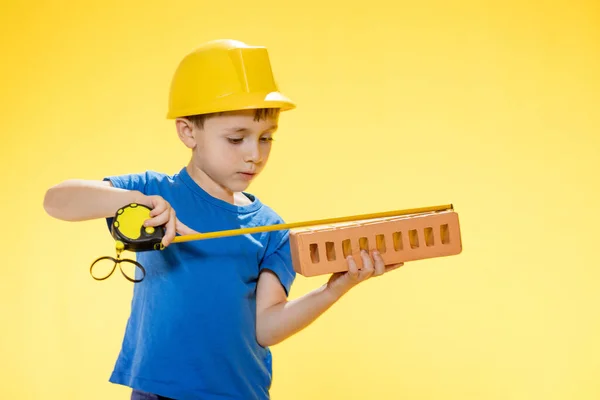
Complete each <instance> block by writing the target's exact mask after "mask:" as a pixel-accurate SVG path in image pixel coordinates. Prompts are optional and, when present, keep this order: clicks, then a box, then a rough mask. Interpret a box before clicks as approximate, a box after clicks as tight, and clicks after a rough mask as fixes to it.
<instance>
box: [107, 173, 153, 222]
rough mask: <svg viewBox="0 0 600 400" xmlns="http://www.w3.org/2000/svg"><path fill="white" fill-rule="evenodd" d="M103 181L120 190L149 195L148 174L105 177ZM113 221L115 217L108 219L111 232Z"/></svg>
mask: <svg viewBox="0 0 600 400" xmlns="http://www.w3.org/2000/svg"><path fill="white" fill-rule="evenodd" d="M102 180H104V181H109V182H110V183H112V185H113V186H114V187H116V188H119V189H126V190H137V191H139V192H142V193H144V194H147V193H146V187H147V183H148V173H146V172H142V173H134V174H125V175H115V176H107V177H104V179H102ZM115 211H116V210H115ZM113 219H114V217H108V218H106V224H107V225H108V229H109V230H111V227H112V223H113Z"/></svg>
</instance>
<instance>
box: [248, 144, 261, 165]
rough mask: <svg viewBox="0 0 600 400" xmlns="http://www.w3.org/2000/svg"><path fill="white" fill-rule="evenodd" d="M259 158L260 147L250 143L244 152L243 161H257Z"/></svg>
mask: <svg viewBox="0 0 600 400" xmlns="http://www.w3.org/2000/svg"><path fill="white" fill-rule="evenodd" d="M260 160H261V154H260V148H259V147H258V145H252V146H250V148H249V149H248V151H247V152H246V156H245V161H246V162H252V163H258V162H260Z"/></svg>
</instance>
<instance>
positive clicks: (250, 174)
mask: <svg viewBox="0 0 600 400" xmlns="http://www.w3.org/2000/svg"><path fill="white" fill-rule="evenodd" d="M239 174H240V175H242V176H243V177H244V178H248V179H250V178H253V177H254V176H255V175H256V172H239Z"/></svg>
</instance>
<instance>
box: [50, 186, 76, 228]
mask: <svg viewBox="0 0 600 400" xmlns="http://www.w3.org/2000/svg"><path fill="white" fill-rule="evenodd" d="M64 200H65V199H64V195H62V194H61V188H60V187H59V185H56V186H53V187H51V188H50V189H48V190H47V191H46V194H45V195H44V211H46V213H47V214H48V215H49V216H51V217H53V218H56V219H62V220H65V221H69V220H71V218H70V217H69V215H68V214H67V213H65V207H64Z"/></svg>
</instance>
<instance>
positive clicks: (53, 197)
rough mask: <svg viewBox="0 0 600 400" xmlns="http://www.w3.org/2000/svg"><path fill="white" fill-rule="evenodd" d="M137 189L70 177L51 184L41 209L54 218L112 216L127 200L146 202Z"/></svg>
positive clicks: (67, 219)
mask: <svg viewBox="0 0 600 400" xmlns="http://www.w3.org/2000/svg"><path fill="white" fill-rule="evenodd" d="M144 197H145V196H144V195H143V194H142V193H141V192H138V191H133V190H126V189H119V188H115V187H113V186H112V184H111V183H110V182H109V181H92V180H83V179H71V180H67V181H64V182H61V183H59V184H58V185H56V186H53V187H51V188H50V189H48V191H47V192H46V195H45V196H44V209H45V210H46V212H47V213H48V214H49V215H50V216H52V217H54V218H57V219H62V220H65V221H86V220H90V219H96V218H107V217H111V216H114V214H115V212H116V211H117V210H118V209H119V208H121V207H123V206H124V205H127V204H129V203H139V204H145V205H147V206H150V204H148V202H147V201H145V200H144Z"/></svg>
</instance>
